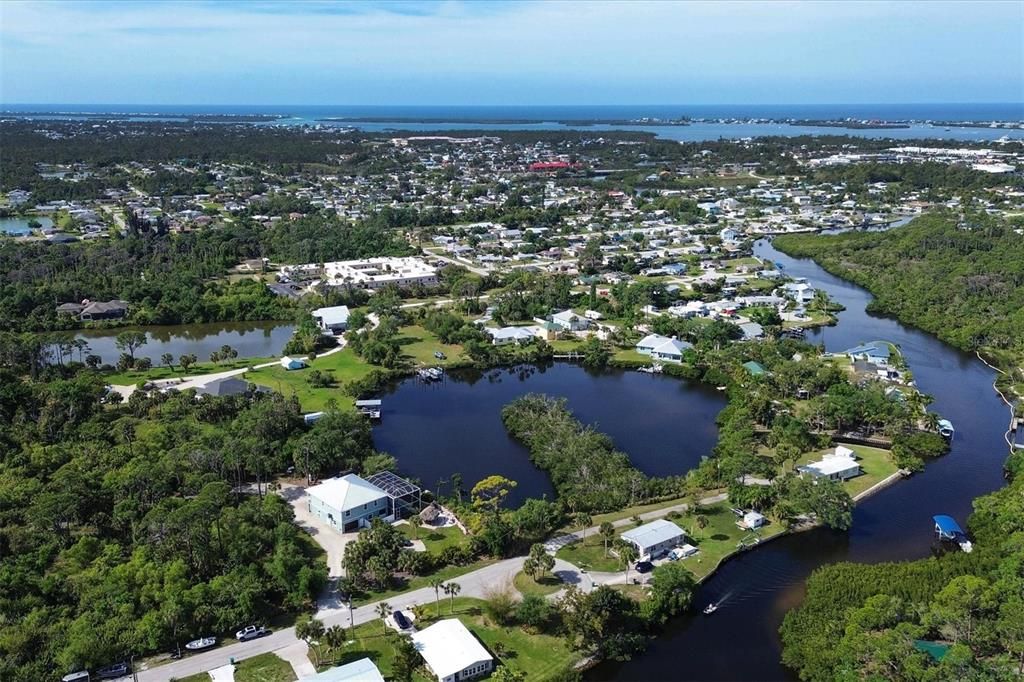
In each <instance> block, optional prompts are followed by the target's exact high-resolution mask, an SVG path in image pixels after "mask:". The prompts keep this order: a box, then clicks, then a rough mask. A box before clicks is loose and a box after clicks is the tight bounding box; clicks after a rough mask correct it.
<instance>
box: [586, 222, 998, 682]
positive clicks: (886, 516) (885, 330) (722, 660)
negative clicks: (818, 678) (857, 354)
mask: <svg viewBox="0 0 1024 682" xmlns="http://www.w3.org/2000/svg"><path fill="white" fill-rule="evenodd" d="M755 253H756V254H757V255H759V256H763V257H767V258H770V259H772V260H774V261H777V262H780V263H782V264H783V266H784V267H785V271H786V272H787V273H789V274H791V275H794V276H800V277H807V278H808V279H809V280H810V281H811V282H812V283H813V284H815V285H816V286H819V287H823V288H825V289H826V290H827V291H828V292H829V293H830V294H831V295H832V296H833V298H835V299H836V300H837V301H839V302H840V303H842V304H843V305H845V306H846V310H845V311H844V312H842V313H840V314H839V323H838V325H837V326H835V327H827V328H824V329H821V330H818V331H816V332H814V333H813V334H809V335H808V341H809V342H810V343H819V342H823V343H824V344H825V347H826V348H827V349H828V350H832V351H835V350H842V349H844V348H848V347H850V346H852V345H854V344H857V343H860V342H861V341H870V340H875V339H886V340H889V341H892V342H894V343H896V344H899V345H900V347H901V348H902V350H903V353H904V354H905V356H906V359H907V361H908V363H909V364H910V367H911V369H912V371H913V373H914V377H915V378H916V381H917V383H918V385H919V387H920V388H921V389H922V390H923V391H925V392H926V393H928V394H930V395H932V396H934V397H935V402H934V403H933V404H932V407H931V409H933V410H935V411H936V412H938V413H940V414H942V415H943V416H945V417H947V418H949V419H951V420H952V421H953V423H954V424H955V426H956V429H957V432H956V437H955V439H954V440H953V443H952V449H951V451H950V453H949V454H948V455H946V456H945V457H942V458H941V459H938V460H936V461H934V462H931V463H929V464H928V466H927V468H926V469H925V471H924V472H922V473H919V474H916V475H914V476H913V477H912V478H910V479H909V480H907V481H903V482H900V483H898V484H897V485H894V486H892V487H890V488H888V489H886V490H884V491H882V492H880V493H878V494H877V495H874V496H872V497H870V498H868V499H867V500H865V501H864V502H862V503H861V504H859V505H858V506H857V508H856V510H855V512H854V525H853V528H852V529H851V530H850V532H849V533H835V532H832V531H828V530H824V529H820V530H815V531H811V532H809V533H801V534H799V535H794V536H791V537H787V538H783V539H781V540H777V541H774V542H771V543H769V544H768V545H766V546H764V547H762V548H759V549H757V550H756V551H753V552H748V553H746V554H744V555H741V556H740V557H738V558H737V559H735V560H733V561H730V562H728V563H726V564H725V566H723V567H722V569H721V570H719V571H718V572H717V573H716V574H715V575H714V576H713V577H712V578H711V579H710V580H708V581H707V582H706V583H705V584H704V585H703V586H702V587H701V589H700V590H699V591H698V593H697V596H696V599H695V604H696V605H697V606H700V607H702V606H703V605H704V604H705V603H707V602H709V601H722V602H723V606H722V607H721V608H720V609H719V610H718V611H717V612H716V613H715V615H714V616H713V617H703V616H701V615H697V616H690V617H686V618H682V619H679V620H678V621H676V622H675V623H673V624H672V625H671V626H670V627H669V629H668V631H667V632H666V633H665V634H664V635H663V636H662V637H660V638H658V639H657V640H655V641H654V642H653V643H652V645H651V647H650V649H648V651H647V652H646V653H644V654H642V655H641V656H639V657H637V658H636V659H635V660H633V661H631V662H628V663H621V664H605V665H602V666H600V667H598V668H597V669H595V670H593V671H591V673H589V675H588V679H591V680H638V681H639V680H644V681H648V680H650V681H653V680H673V681H674V680H791V679H796V678H795V676H794V674H793V673H792V671H789V670H787V669H786V668H784V667H783V666H782V665H781V663H780V662H779V661H780V657H781V646H780V643H779V638H778V628H779V625H780V624H781V623H782V618H783V616H784V615H785V614H786V612H787V611H788V610H789V609H791V608H793V607H795V606H797V605H798V604H799V603H800V601H801V600H802V598H803V595H804V581H805V580H806V579H807V576H808V575H809V574H810V573H811V571H813V570H814V569H815V568H818V567H819V566H821V565H823V564H827V563H833V562H836V561H856V562H870V563H874V562H879V561H894V560H906V559H918V558H922V557H925V556H928V555H929V552H930V547H931V538H932V521H931V516H932V515H933V514H939V513H946V514H951V515H953V516H954V517H956V518H958V519H960V520H961V522H964V521H966V519H967V516H968V514H970V511H971V501H972V500H973V499H974V498H975V497H977V496H979V495H982V494H985V493H987V492H991V491H992V490H995V489H997V488H999V487H1001V486H1002V485H1003V478H1002V464H1003V461H1004V460H1005V459H1006V455H1007V447H1006V443H1005V442H1004V440H1003V433H1004V431H1005V429H1006V426H1007V422H1008V421H1009V413H1008V411H1007V409H1006V407H1005V406H1004V405H1003V404H1002V402H1001V401H1000V400H999V398H998V396H997V395H996V393H995V392H994V391H993V390H992V381H993V379H994V372H993V371H992V370H990V369H989V368H988V367H986V366H985V365H984V364H982V363H981V362H980V361H978V360H977V359H975V358H974V357H973V356H970V355H967V354H964V353H961V352H959V351H957V350H956V349H954V348H951V347H950V346H947V345H945V344H944V343H942V342H940V341H939V340H938V339H936V338H935V337H933V336H931V335H929V334H926V333H924V332H920V331H917V330H914V329H911V328H909V327H905V326H904V325H901V324H900V323H898V322H896V321H895V320H892V319H888V318H882V317H874V316H871V315H868V314H867V313H866V312H865V311H864V306H865V305H866V304H867V303H868V302H869V301H870V300H871V296H870V294H868V293H867V292H866V291H864V290H863V289H861V288H859V287H856V286H854V285H852V284H849V283H848V282H845V281H843V280H841V279H839V278H837V277H833V276H832V275H829V274H828V273H826V272H825V271H824V270H822V269H821V268H820V267H818V266H817V265H816V264H814V263H813V262H812V261H809V260H795V259H792V258H789V257H788V256H785V255H784V254H782V253H780V252H779V251H777V250H775V249H774V248H773V247H772V246H771V244H769V243H768V242H764V241H762V242H759V243H758V244H757V247H756V249H755Z"/></svg>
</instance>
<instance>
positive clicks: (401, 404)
mask: <svg viewBox="0 0 1024 682" xmlns="http://www.w3.org/2000/svg"><path fill="white" fill-rule="evenodd" d="M526 393H546V394H548V395H551V396H558V397H562V398H565V399H566V400H567V401H568V407H569V409H570V410H572V411H573V413H574V414H575V415H576V417H577V418H578V419H579V420H580V421H582V422H583V423H585V424H589V425H592V426H593V427H594V428H596V429H598V430H600V431H603V432H605V433H607V434H608V435H609V436H611V438H612V439H613V440H614V441H615V445H616V447H617V448H619V449H620V450H622V451H624V452H626V453H628V454H629V456H630V459H631V460H632V461H633V464H634V465H635V466H636V467H637V468H639V469H640V470H641V471H643V472H644V473H646V474H649V475H652V476H667V475H671V474H682V473H685V472H687V471H689V470H690V469H692V468H693V467H695V466H696V465H697V464H698V463H699V462H700V458H701V457H703V456H707V455H710V454H711V449H712V448H713V447H714V445H715V443H716V441H717V439H718V428H717V427H716V426H715V416H716V415H717V414H718V412H719V411H720V410H721V409H722V408H723V407H724V406H725V398H724V396H723V395H722V394H721V393H719V392H717V391H715V390H714V389H711V388H708V387H706V386H703V385H700V384H690V383H687V382H684V381H680V380H678V379H671V378H669V377H662V376H656V375H649V374H641V373H639V372H621V371H610V372H603V373H600V374H593V373H589V372H587V371H586V370H584V369H582V368H581V367H578V366H575V365H572V364H568V363H554V364H551V365H547V366H532V365H531V366H528V367H516V368H505V369H495V370H490V371H486V372H479V371H461V372H453V373H451V374H450V375H449V377H448V378H447V379H446V380H445V381H444V382H443V383H434V384H424V383H422V382H420V381H418V380H416V379H410V380H406V381H403V382H402V383H400V384H399V385H398V386H396V387H394V388H393V389H392V391H391V393H389V394H386V395H384V396H382V398H383V401H384V415H383V419H382V420H381V422H380V425H378V426H377V427H375V428H374V430H373V441H374V445H375V447H376V448H377V449H379V450H383V451H385V452H388V453H390V454H392V455H394V456H395V457H396V458H398V466H399V469H400V470H401V472H402V473H403V474H406V475H409V476H412V477H415V478H419V479H420V481H421V482H422V483H423V485H425V486H427V487H429V488H434V487H435V486H436V484H437V481H438V480H439V479H448V478H449V477H450V476H451V474H452V473H455V472H458V473H460V474H462V479H463V487H464V488H465V489H466V490H469V489H470V488H472V487H473V484H474V483H476V482H477V481H479V480H481V479H483V478H485V477H487V476H489V475H491V474H501V475H502V476H506V477H508V478H511V479H512V480H514V481H517V482H518V484H519V485H518V486H517V487H516V489H515V490H514V491H513V494H512V495H511V502H512V503H513V504H519V503H521V502H522V501H523V500H525V499H526V498H527V497H541V496H542V495H547V496H548V499H551V498H553V496H554V490H553V489H552V487H551V482H550V480H549V479H548V477H547V475H546V474H545V473H544V472H542V471H541V470H539V469H537V468H536V467H534V466H533V464H532V463H531V462H530V459H529V453H528V452H527V450H526V448H525V447H523V446H522V445H520V444H519V443H517V442H515V441H514V440H512V439H511V438H510V437H509V436H508V434H507V433H506V431H505V427H504V425H503V424H502V422H501V408H502V407H504V406H505V405H507V404H508V403H510V402H511V401H512V400H514V399H515V398H517V397H519V396H521V395H524V394H526Z"/></svg>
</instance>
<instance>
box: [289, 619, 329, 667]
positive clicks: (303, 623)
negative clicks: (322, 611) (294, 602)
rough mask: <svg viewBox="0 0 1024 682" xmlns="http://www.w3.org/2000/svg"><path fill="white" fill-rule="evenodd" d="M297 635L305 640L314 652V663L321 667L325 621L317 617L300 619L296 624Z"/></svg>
mask: <svg viewBox="0 0 1024 682" xmlns="http://www.w3.org/2000/svg"><path fill="white" fill-rule="evenodd" d="M295 636H296V637H298V638H299V639H301V640H304V641H305V642H306V644H307V645H309V649H310V651H312V652H313V659H314V660H313V665H314V666H316V667H318V668H319V667H320V638H321V637H323V636H324V624H323V621H321V620H318V619H317V618H308V619H303V620H300V621H299V622H298V623H296V624H295Z"/></svg>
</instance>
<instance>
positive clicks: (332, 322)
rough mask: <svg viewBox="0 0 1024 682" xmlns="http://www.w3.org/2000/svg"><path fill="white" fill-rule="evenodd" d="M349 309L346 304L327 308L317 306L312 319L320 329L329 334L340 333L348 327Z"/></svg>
mask: <svg viewBox="0 0 1024 682" xmlns="http://www.w3.org/2000/svg"><path fill="white" fill-rule="evenodd" d="M348 317H349V309H348V306H347V305H335V306H331V307H329V308H317V309H316V310H314V311H313V319H314V320H316V323H317V325H318V326H319V327H320V329H322V330H324V331H325V332H329V333H331V334H340V333H342V332H343V331H345V330H346V329H348Z"/></svg>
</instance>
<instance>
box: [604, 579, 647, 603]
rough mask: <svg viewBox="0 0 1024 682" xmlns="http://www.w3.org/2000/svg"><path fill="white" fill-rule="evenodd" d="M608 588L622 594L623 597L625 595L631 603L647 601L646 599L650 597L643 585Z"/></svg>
mask: <svg viewBox="0 0 1024 682" xmlns="http://www.w3.org/2000/svg"><path fill="white" fill-rule="evenodd" d="M648 575H649V574H648ZM631 579H632V578H631ZM609 587H611V588H612V589H613V590H615V591H616V592H622V593H623V594H624V595H626V596H627V597H629V598H630V599H632V600H633V601H647V598H648V597H649V596H650V595H651V592H650V590H648V589H647V587H646V586H645V585H634V584H632V583H629V584H618V585H609Z"/></svg>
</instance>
